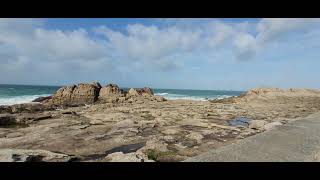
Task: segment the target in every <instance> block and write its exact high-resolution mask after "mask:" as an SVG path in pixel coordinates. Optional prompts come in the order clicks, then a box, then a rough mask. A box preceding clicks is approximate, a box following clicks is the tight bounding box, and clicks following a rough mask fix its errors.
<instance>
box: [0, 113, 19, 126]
mask: <svg viewBox="0 0 320 180" xmlns="http://www.w3.org/2000/svg"><path fill="white" fill-rule="evenodd" d="M16 123H17V120H16V118H15V116H14V115H12V114H0V126H3V125H13V124H16Z"/></svg>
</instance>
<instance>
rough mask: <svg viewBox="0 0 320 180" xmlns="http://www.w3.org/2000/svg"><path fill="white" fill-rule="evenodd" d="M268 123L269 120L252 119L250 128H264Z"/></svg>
mask: <svg viewBox="0 0 320 180" xmlns="http://www.w3.org/2000/svg"><path fill="white" fill-rule="evenodd" d="M266 124H267V122H266V121H264V120H252V121H250V122H249V128H250V129H256V130H264V125H266Z"/></svg>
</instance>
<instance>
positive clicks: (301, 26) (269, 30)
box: [257, 18, 320, 42]
mask: <svg viewBox="0 0 320 180" xmlns="http://www.w3.org/2000/svg"><path fill="white" fill-rule="evenodd" d="M319 23H320V19H312V18H310V19H304V18H297V19H295V18H266V19H262V20H261V21H260V22H259V23H258V24H257V30H258V32H259V35H258V37H257V38H258V39H259V40H260V41H261V42H268V41H274V40H277V39H282V38H283V37H286V35H288V34H289V33H293V32H296V31H298V30H312V29H313V28H314V26H315V25H316V26H318V27H319Z"/></svg>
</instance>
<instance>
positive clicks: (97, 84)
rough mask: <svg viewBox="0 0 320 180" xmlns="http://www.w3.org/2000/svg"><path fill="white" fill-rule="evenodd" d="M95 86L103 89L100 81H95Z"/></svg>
mask: <svg viewBox="0 0 320 180" xmlns="http://www.w3.org/2000/svg"><path fill="white" fill-rule="evenodd" d="M92 84H93V85H94V86H96V88H98V89H101V88H102V86H101V84H100V83H99V82H93V83H92Z"/></svg>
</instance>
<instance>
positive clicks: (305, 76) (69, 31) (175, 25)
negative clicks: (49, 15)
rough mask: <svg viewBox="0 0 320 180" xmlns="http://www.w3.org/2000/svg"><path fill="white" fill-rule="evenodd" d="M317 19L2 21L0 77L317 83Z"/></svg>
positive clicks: (13, 80) (45, 81)
mask: <svg viewBox="0 0 320 180" xmlns="http://www.w3.org/2000/svg"><path fill="white" fill-rule="evenodd" d="M319 49H320V19H250V18H249V19H240V18H235V19H214V18H206V19H179V18H175V19H164V18H156V19H151V18H143V19H141V18H131V19H130V18H129V19H112V18H97V19H91V18H79V19H70V18H66V19H0V77H1V78H0V83H1V84H42V85H66V84H72V83H78V82H91V81H99V82H101V83H102V84H107V83H116V84H119V85H120V86H122V87H141V86H150V87H154V88H183V89H225V90H247V89H250V88H255V87H261V86H268V87H281V88H291V87H292V88H320V80H319V78H318V77H320V71H319V70H318V69H319V67H320V61H319V58H320V53H319Z"/></svg>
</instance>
